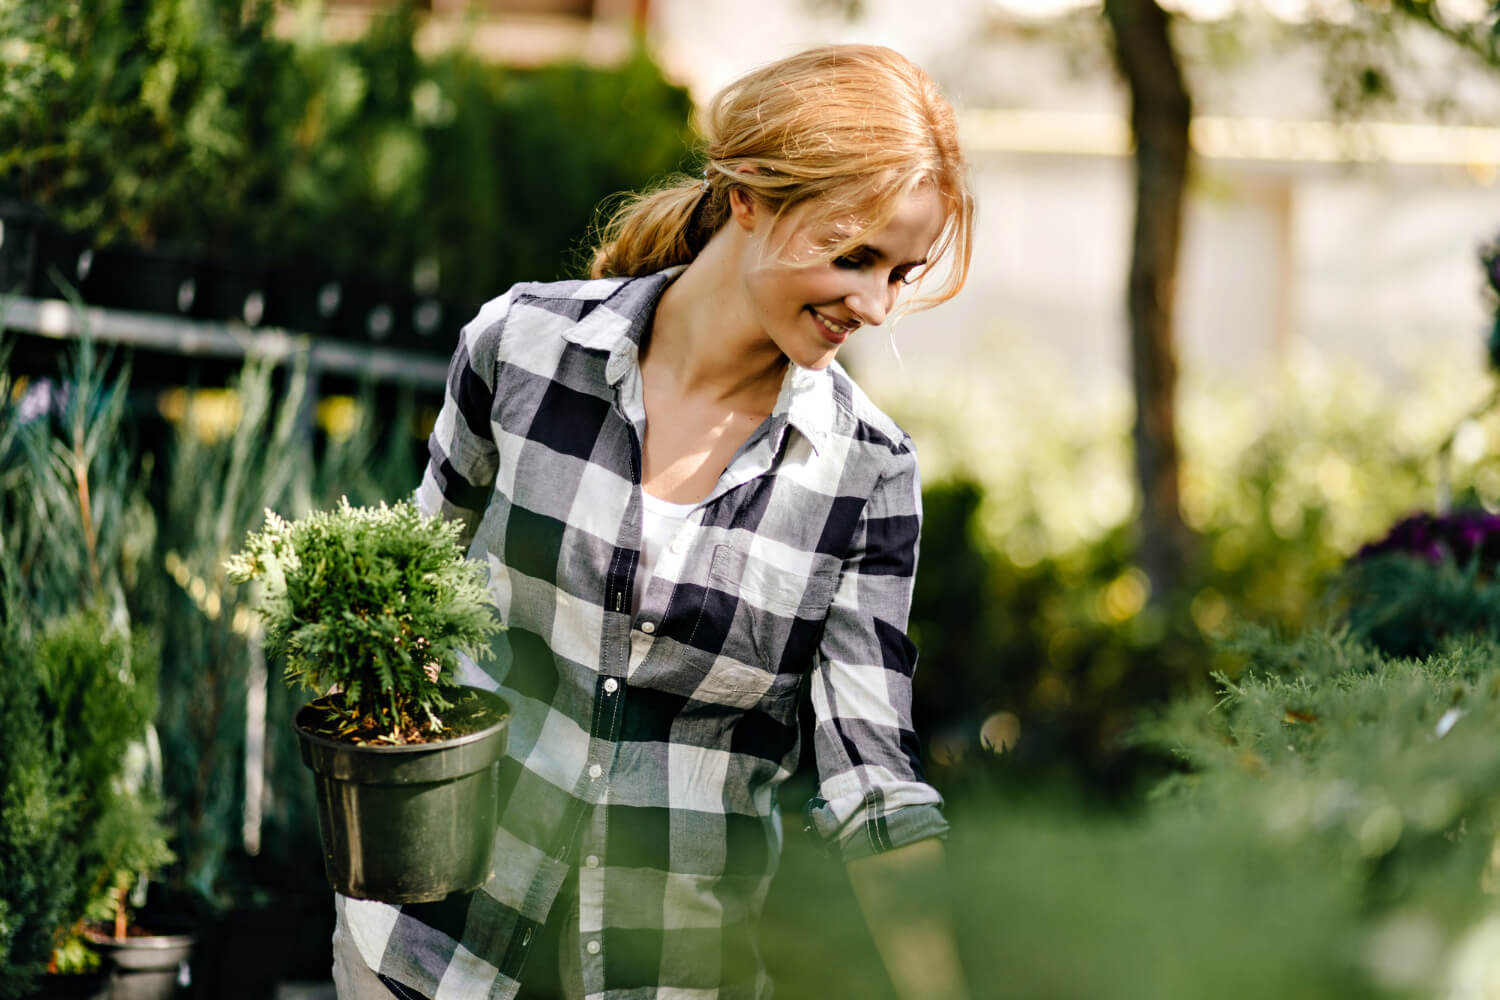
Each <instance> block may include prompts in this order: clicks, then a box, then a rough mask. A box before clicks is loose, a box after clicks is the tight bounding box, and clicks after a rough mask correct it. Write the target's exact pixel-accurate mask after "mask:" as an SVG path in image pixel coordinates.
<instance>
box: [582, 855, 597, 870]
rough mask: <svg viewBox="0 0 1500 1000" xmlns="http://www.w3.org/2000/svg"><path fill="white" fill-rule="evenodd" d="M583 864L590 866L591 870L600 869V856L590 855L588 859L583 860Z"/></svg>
mask: <svg viewBox="0 0 1500 1000" xmlns="http://www.w3.org/2000/svg"><path fill="white" fill-rule="evenodd" d="M583 863H584V864H586V865H588V866H589V867H590V868H598V867H599V855H597V854H590V855H589V856H588V857H586V858H584V859H583Z"/></svg>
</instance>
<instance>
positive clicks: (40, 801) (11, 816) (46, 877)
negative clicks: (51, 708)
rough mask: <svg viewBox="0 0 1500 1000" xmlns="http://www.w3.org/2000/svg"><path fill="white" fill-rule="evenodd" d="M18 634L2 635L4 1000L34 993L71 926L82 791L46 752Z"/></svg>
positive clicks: (0, 928)
mask: <svg viewBox="0 0 1500 1000" xmlns="http://www.w3.org/2000/svg"><path fill="white" fill-rule="evenodd" d="M21 646H22V644H21V640H20V638H19V636H17V635H16V634H15V632H14V630H7V631H6V632H5V633H3V634H0V733H4V738H3V739H0V968H4V969H6V970H7V972H6V975H5V976H3V977H0V998H5V1000H12V998H17V997H22V996H25V995H27V994H28V992H29V991H30V989H31V988H32V985H33V984H34V983H35V981H36V977H37V976H39V975H41V973H42V972H43V971H44V970H45V969H46V967H47V962H48V960H49V959H50V957H51V955H52V947H53V944H54V936H55V934H56V932H57V930H58V928H60V927H63V926H66V925H67V924H68V923H69V922H70V920H69V917H68V904H69V902H70V900H71V897H72V887H73V885H74V882H73V873H74V871H75V869H76V866H77V864H78V846H77V844H76V843H75V842H74V841H73V840H72V839H71V838H70V837H69V836H68V833H69V832H70V824H71V822H72V820H71V817H72V813H73V808H74V805H75V798H76V794H77V793H76V791H73V792H71V793H70V790H69V788H68V786H67V785H66V783H65V782H64V780H63V775H62V774H61V773H60V771H59V768H58V762H57V761H56V760H55V759H54V758H53V757H52V756H51V755H50V754H49V753H48V743H47V740H46V738H45V736H46V726H47V723H46V720H45V719H44V718H43V716H42V713H41V705H40V697H39V696H40V690H39V687H40V686H39V684H38V682H37V674H36V672H35V671H34V670H33V669H32V665H31V664H30V663H29V662H27V657H26V656H25V655H24V651H23V649H22V648H21Z"/></svg>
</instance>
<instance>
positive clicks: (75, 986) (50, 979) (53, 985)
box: [31, 972, 109, 1000]
mask: <svg viewBox="0 0 1500 1000" xmlns="http://www.w3.org/2000/svg"><path fill="white" fill-rule="evenodd" d="M108 982H109V978H108V977H107V976H106V975H105V974H104V973H102V972H81V973H74V974H72V975H59V974H57V973H48V974H47V975H45V976H43V977H42V978H41V980H40V981H39V982H38V983H37V988H36V992H35V993H33V994H32V995H31V1000H74V998H77V1000H96V998H97V997H99V996H100V995H101V993H102V991H103V990H104V989H105V986H106V984H107V983H108Z"/></svg>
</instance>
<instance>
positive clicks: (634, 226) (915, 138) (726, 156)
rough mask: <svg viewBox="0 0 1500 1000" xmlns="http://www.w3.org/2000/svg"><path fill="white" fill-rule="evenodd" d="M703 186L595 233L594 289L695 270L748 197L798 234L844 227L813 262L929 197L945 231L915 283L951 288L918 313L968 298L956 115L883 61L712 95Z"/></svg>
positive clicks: (838, 50)
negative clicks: (738, 198) (942, 268)
mask: <svg viewBox="0 0 1500 1000" xmlns="http://www.w3.org/2000/svg"><path fill="white" fill-rule="evenodd" d="M702 131H703V154H704V157H705V159H706V161H707V165H706V166H705V167H704V173H703V176H701V177H688V176H685V175H678V176H676V177H674V178H671V179H670V180H669V181H668V182H667V183H666V184H664V185H663V186H661V187H659V188H656V189H655V190H651V191H647V192H644V193H640V194H636V195H633V196H630V197H629V198H627V199H626V201H625V202H624V203H623V204H622V205H621V206H620V207H619V208H618V209H617V210H616V211H615V212H614V214H613V215H612V217H611V218H610V219H609V221H608V222H607V223H606V224H605V225H604V227H603V232H602V235H601V239H600V242H599V245H598V248H597V249H596V250H595V251H594V259H593V265H592V267H591V268H590V273H591V274H592V276H594V277H607V276H612V275H641V274H649V273H651V272H653V271H659V270H661V269H662V268H665V267H670V266H672V265H674V264H687V263H690V262H691V261H692V260H693V258H694V257H696V256H697V255H698V252H699V251H700V250H702V249H703V247H704V245H705V244H706V243H707V242H708V240H709V239H710V238H711V237H712V236H713V234H714V233H715V232H717V231H718V230H719V228H720V227H721V226H723V225H724V224H725V223H726V222H728V220H729V217H730V205H729V195H730V192H731V191H732V190H734V189H735V188H743V189H746V190H748V192H749V193H750V194H751V195H753V196H754V197H755V198H756V199H757V200H758V201H759V202H760V203H762V204H764V205H766V206H768V207H770V208H771V209H772V211H773V212H775V213H776V215H777V216H778V217H780V216H781V215H784V214H785V213H786V212H788V211H790V210H792V209H795V208H804V207H805V212H806V214H805V215H804V216H803V217H802V218H801V219H800V220H799V221H800V223H801V224H802V225H804V226H819V225H835V226H837V225H839V224H847V222H848V220H850V219H851V218H852V219H856V220H858V223H859V228H858V230H857V231H854V232H849V231H848V230H847V226H846V225H845V226H843V227H842V228H840V229H836V230H835V231H838V232H839V233H840V238H839V239H838V242H837V243H836V244H832V245H828V246H825V247H822V248H821V249H822V256H821V257H820V258H818V259H820V260H829V259H832V258H834V257H837V256H840V255H841V254H844V253H847V252H848V251H849V250H850V249H852V248H853V247H855V246H857V245H858V244H859V243H860V242H861V240H862V239H863V238H864V237H865V236H867V235H868V234H869V233H870V232H872V231H874V230H877V229H880V228H881V227H883V226H884V225H885V224H886V223H888V222H889V221H890V219H891V217H892V216H893V215H894V213H895V211H896V209H897V207H898V204H899V201H900V199H901V198H902V197H903V196H905V195H906V194H908V193H909V192H910V191H911V190H912V189H913V188H915V187H917V186H918V185H921V184H924V183H930V184H932V185H934V186H935V187H936V189H937V191H938V193H939V195H940V196H941V198H942V203H943V207H944V214H945V219H944V224H943V229H942V233H941V235H940V236H939V237H938V241H937V244H936V245H935V246H934V248H933V251H932V253H931V254H930V255H929V263H928V266H927V267H926V268H924V269H923V273H924V274H925V273H930V272H931V271H932V270H933V265H935V264H937V263H939V262H940V261H942V260H944V259H946V258H948V257H949V256H950V255H951V256H952V266H951V267H950V268H948V269H947V280H946V281H945V283H944V285H943V287H942V288H940V289H938V290H937V291H936V292H934V293H931V294H927V295H923V296H921V297H920V298H918V299H917V300H916V301H915V302H914V303H912V304H913V305H916V306H929V305H936V304H937V303H939V302H943V301H946V300H947V299H950V298H952V297H953V296H954V295H956V294H957V293H958V291H959V289H960V288H962V287H963V284H964V281H965V279H966V278H967V277H968V272H969V259H970V255H971V250H972V245H973V226H974V199H973V196H972V195H971V194H970V192H969V188H968V179H967V175H966V169H965V164H964V160H963V153H962V151H961V150H960V149H959V145H958V125H957V122H956V119H955V116H954V114H953V108H952V107H951V106H950V105H949V104H948V102H947V100H946V99H945V98H944V97H943V95H942V93H941V92H940V91H939V90H938V88H937V85H936V84H935V83H934V82H933V81H932V78H931V77H929V76H928V75H927V74H926V73H925V72H923V71H922V70H921V69H920V68H918V67H917V66H915V65H913V64H912V63H911V62H910V61H909V60H907V59H906V58H905V57H904V56H902V55H900V54H899V53H897V52H894V51H892V50H891V49H887V48H882V47H879V46H872V45H829V46H824V47H821V48H815V49H810V50H808V51H806V52H803V53H800V54H798V55H795V56H791V57H790V58H787V59H782V60H780V61H778V62H774V63H771V64H770V65H768V66H765V67H762V68H761V69H758V70H755V71H753V72H751V73H749V74H747V75H745V76H743V77H741V78H740V79H738V80H736V81H735V82H733V83H731V84H730V85H729V86H727V87H725V88H724V89H723V90H721V91H720V92H719V93H718V94H717V95H716V96H715V97H714V99H713V100H712V101H711V102H710V104H709V105H708V108H707V111H706V113H705V115H704V116H703V125H702Z"/></svg>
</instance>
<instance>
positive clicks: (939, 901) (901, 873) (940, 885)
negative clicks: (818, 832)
mask: <svg viewBox="0 0 1500 1000" xmlns="http://www.w3.org/2000/svg"><path fill="white" fill-rule="evenodd" d="M848 869H849V881H850V882H851V883H852V884H853V885H854V895H855V897H856V898H857V899H858V900H859V906H860V909H861V910H862V911H863V912H864V917H865V924H866V925H867V926H868V927H869V928H870V934H871V936H872V937H873V938H874V939H875V947H876V948H877V949H879V951H880V958H881V960H882V961H883V962H884V963H885V969H886V972H887V973H889V974H890V977H891V982H892V983H893V984H895V987H896V993H897V995H898V996H900V997H901V998H902V1000H928V998H931V1000H963V998H965V997H967V996H968V989H967V987H966V986H965V985H964V975H963V967H962V966H961V965H960V964H959V961H958V948H957V946H956V945H955V944H954V940H953V922H952V917H951V916H950V911H949V906H948V896H947V893H946V891H944V885H945V883H946V877H945V873H944V866H943V844H942V841H940V840H938V839H936V838H932V837H929V838H928V839H926V840H919V841H916V842H915V843H911V844H907V845H905V846H904V847H897V848H893V849H892V850H889V851H884V852H882V853H880V854H872V855H870V856H869V857H865V858H858V859H856V860H854V861H850V862H849V864H848Z"/></svg>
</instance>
